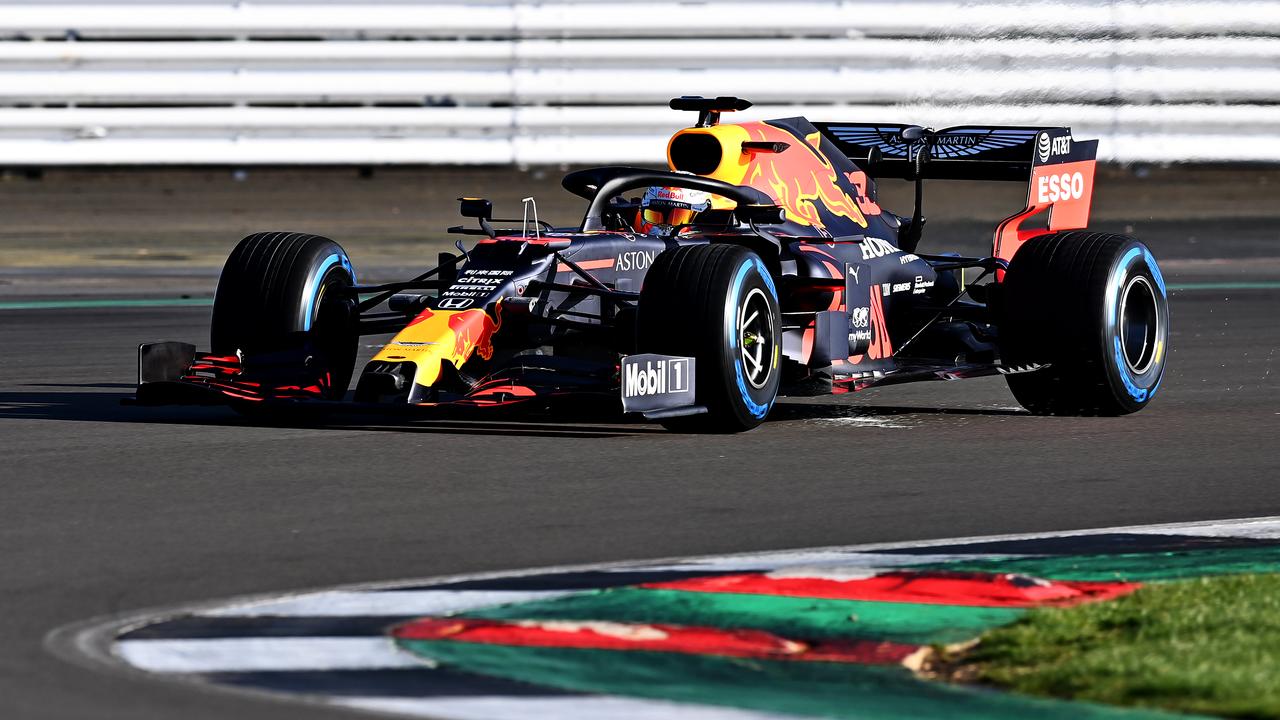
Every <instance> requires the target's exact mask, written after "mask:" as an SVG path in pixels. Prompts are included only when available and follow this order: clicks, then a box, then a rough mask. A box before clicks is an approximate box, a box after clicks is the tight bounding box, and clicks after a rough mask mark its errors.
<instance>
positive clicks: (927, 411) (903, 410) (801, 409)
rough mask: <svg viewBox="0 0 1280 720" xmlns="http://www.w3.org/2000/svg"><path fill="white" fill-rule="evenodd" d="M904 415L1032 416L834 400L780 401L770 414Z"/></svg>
mask: <svg viewBox="0 0 1280 720" xmlns="http://www.w3.org/2000/svg"><path fill="white" fill-rule="evenodd" d="M901 415H985V416H1018V415H1025V416H1030V415H1031V413H1030V412H1028V411H1026V410H1023V409H1022V408H1015V407H987V408H984V407H976V408H975V407H922V406H907V405H862V404H858V405H854V404H843V403H841V404H836V403H830V402H823V403H816V402H809V403H806V402H780V403H778V404H777V405H776V406H774V408H773V412H771V413H769V422H785V421H788V420H793V421H794V420H839V419H847V418H868V419H871V418H887V417H893V416H901Z"/></svg>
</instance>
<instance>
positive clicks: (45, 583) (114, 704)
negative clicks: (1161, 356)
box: [0, 289, 1280, 720]
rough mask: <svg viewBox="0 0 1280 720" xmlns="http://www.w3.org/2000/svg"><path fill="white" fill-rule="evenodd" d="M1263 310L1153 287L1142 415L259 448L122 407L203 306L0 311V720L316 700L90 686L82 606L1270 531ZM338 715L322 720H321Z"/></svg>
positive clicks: (303, 713) (856, 407)
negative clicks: (817, 552) (1160, 533)
mask: <svg viewBox="0 0 1280 720" xmlns="http://www.w3.org/2000/svg"><path fill="white" fill-rule="evenodd" d="M1278 309H1280V290H1275V289H1251V290H1238V291H1237V290H1231V291H1215V290H1194V291H1182V292H1177V293H1175V294H1174V297H1173V305H1172V312H1173V318H1174V323H1175V324H1174V326H1173V337H1172V347H1173V351H1172V357H1171V359H1170V364H1169V371H1168V372H1169V374H1168V375H1167V377H1166V380H1165V382H1164V385H1163V387H1162V390H1161V396H1159V397H1158V398H1157V399H1156V401H1155V402H1154V403H1153V404H1152V406H1151V407H1150V408H1148V410H1146V411H1145V412H1142V413H1139V414H1137V415H1134V416H1130V417H1124V418H1102V419H1099V418H1091V419H1090V418H1081V419H1074V418H1035V417H1030V416H1027V415H1025V414H1023V413H1022V412H1021V411H1019V410H1017V409H1015V408H1016V406H1015V404H1014V402H1013V399H1012V397H1011V396H1010V395H1009V393H1008V391H1007V390H1006V389H1005V387H1004V386H1003V384H1002V381H1001V380H1000V379H999V378H992V379H985V380H976V381H967V382H955V383H931V384H925V385H915V386H903V387H898V388H886V389H881V390H874V391H869V392H867V393H864V394H862V395H859V396H857V397H855V398H854V399H853V401H852V402H851V403H848V404H840V405H832V404H823V403H805V404H794V405H787V406H784V407H781V408H780V412H778V413H777V416H778V417H777V419H776V420H774V421H772V422H769V423H767V424H766V425H765V426H764V427H762V428H761V429H759V430H757V431H755V432H752V433H748V434H744V435H738V436H729V437H701V436H699V437H689V436H674V435H668V434H666V433H663V432H661V431H660V429H658V428H655V427H652V426H648V425H636V424H621V423H620V424H612V425H584V424H532V425H529V424H518V423H509V422H486V423H459V422H421V423H407V422H389V423H380V424H368V423H366V422H363V421H361V422H358V423H342V424H337V425H332V426H326V427H294V428H276V427H260V426H255V425H253V424H251V423H248V422H246V421H244V420H242V419H240V418H238V417H237V416H235V415H234V414H232V413H230V412H229V411H224V410H221V409H164V408H161V409H143V408H131V407H122V406H121V405H120V404H119V402H120V399H121V398H122V397H124V396H126V395H128V394H129V393H130V391H131V387H132V386H131V382H132V380H133V376H134V372H135V369H134V364H133V357H132V353H131V350H130V348H131V347H133V346H134V345H135V343H137V342H138V341H140V340H147V339H159V338H168V339H178V340H188V341H192V342H201V341H202V340H203V339H204V337H205V333H206V332H207V329H206V328H207V316H208V311H207V309H205V308H132V309H83V310H33V311H19V310H13V311H7V312H5V313H4V314H3V315H2V316H0V369H2V370H3V374H2V375H0V428H3V431H2V432H0V458H2V461H0V462H3V465H2V466H0V468H2V469H0V476H3V478H4V480H3V482H2V483H0V491H2V492H3V496H2V497H3V502H0V547H2V548H3V552H2V553H0V577H3V578H4V590H3V593H2V594H0V715H3V716H4V717H7V718H28V717H29V718H46V717H47V718H77V717H85V718H113V717H128V718H173V717H178V716H181V717H184V718H187V719H188V720H197V719H200V718H227V717H237V718H257V717H263V718H265V717H272V718H292V717H298V718H301V717H320V716H329V714H330V712H329V711H320V710H318V709H316V708H314V707H297V708H295V707H292V706H280V705H277V704H273V703H267V702H263V701H259V700H249V699H240V698H232V697H225V696H221V695H210V694H206V693H200V692H196V691H193V690H192V689H190V688H187V687H181V686H175V685H169V684H164V683H156V682H149V681H145V680H135V679H127V678H121V677H116V676H109V675H105V674H99V673H97V672H94V671H92V670H88V669H85V668H83V667H77V666H75V665H73V664H68V663H66V662H64V661H63V660H61V659H59V658H57V657H54V656H53V655H52V654H51V653H49V652H48V651H47V650H46V648H45V647H44V646H43V642H44V638H45V636H46V634H47V633H48V632H49V631H51V630H52V629H54V628H57V627H59V626H62V625H64V624H67V623H71V622H75V621H79V620H84V619H88V618H92V617H95V616H100V615H103V614H109V613H116V612H122V611H128V610H135V609H141V608H147V607H154V606H162V605H169V604H176V603H182V602H190V601H198V600H204V599H212V598H218V597H225V596H229V595H237V594H245V593H260V592H268V591H280V590H290V589H302V588H308V587H315V586H323V585H332V584H339V583H352V582H361V581H374V580H390V579H394V578H400V577H422V576H431V575H439V574H446V573H461V572H475V571H486V570H497V569H506V568H519V567H535V566H545V565H553V564H564V563H584V562H594V561H612V560H622V559H630V558H647V557H662V556H674V555H689V554H703V553H717V552H733V551H750V550H766V549H781V548H790V547H805V546H816V545H834V544H849V543H860V542H872V541H894V540H911V539H925V538H932V537H947V536H963V535H979V534H991V533H1010V532H1029V531H1045V530H1056V529H1070V528H1084V527H1096V526H1105V525H1119V524H1135V523H1148V522H1172V521H1183V520H1202V519H1213V518H1226V517H1243V516H1258V515H1270V514H1280V482H1278V481H1277V478H1278V477H1280V450H1278V449H1277V438H1280V433H1278V432H1277V430H1278V429H1280V386H1278V385H1277V383H1276V380H1275V378H1274V374H1275V373H1274V372H1273V371H1274V370H1275V369H1276V365H1277V362H1280V361H1278V360H1277V358H1276V357H1275V355H1276V351H1277V348H1280V324H1278V323H1277V322H1276V311H1277V310H1278ZM333 714H334V716H338V715H340V713H337V712H334V713H333Z"/></svg>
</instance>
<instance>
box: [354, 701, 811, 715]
mask: <svg viewBox="0 0 1280 720" xmlns="http://www.w3.org/2000/svg"><path fill="white" fill-rule="evenodd" d="M332 704H334V705H345V706H347V707H353V708H359V709H361V710H376V711H379V712H390V713H397V714H403V715H414V716H420V717H422V716H425V717H437V718H449V720H563V719H564V718H626V720H671V719H672V718H679V719H680V720H778V719H779V718H784V717H788V716H785V715H780V714H778V713H759V712H753V711H751V710H738V709H735V708H727V707H714V706H708V705H691V704H688V703H676V702H668V701H665V700H633V699H630V698H622V697H606V696H584V697H550V698H539V697H519V698H505V697H486V696H478V697H469V698H431V699H421V700H419V699H416V698H374V697H369V698H339V699H335V700H334V701H333V703H332Z"/></svg>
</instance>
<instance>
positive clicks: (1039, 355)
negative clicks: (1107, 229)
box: [1000, 232, 1169, 415]
mask: <svg viewBox="0 0 1280 720" xmlns="http://www.w3.org/2000/svg"><path fill="white" fill-rule="evenodd" d="M1001 304H1002V308H1003V311H1002V316H1003V320H1002V323H1001V327H1000V338H1001V348H1002V356H1003V357H1002V361H1003V363H1002V364H1003V365H1004V366H1006V367H1007V368H1008V369H1009V370H1011V371H1014V372H1013V374H1010V375H1009V376H1008V382H1009V389H1010V390H1012V391H1013V395H1014V397H1015V398H1017V400H1018V402H1019V403H1021V404H1022V406H1023V407H1025V408H1027V409H1028V410H1030V411H1032V412H1033V413H1037V414H1041V415H1122V414H1125V413H1131V412H1136V411H1138V410H1141V409H1142V408H1144V407H1146V405H1147V404H1148V403H1149V402H1151V398H1152V397H1154V396H1155V394H1156V391H1157V390H1158V389H1159V387H1160V381H1161V379H1162V378H1163V377H1164V368H1165V360H1166V357H1167V354H1168V338H1169V298H1168V294H1167V292H1166V290H1165V284H1164V278H1163V277H1162V276H1161V274H1160V268H1159V267H1158V266H1157V265H1156V261H1155V258H1154V257H1152V255H1151V251H1150V250H1148V249H1147V247H1146V246H1145V245H1143V244H1142V243H1140V242H1138V241H1137V240H1134V239H1133V238H1130V237H1125V236H1123V235H1111V234H1107V233H1090V232H1067V233H1056V234H1053V235H1043V236H1040V237H1037V238H1033V239H1031V240H1029V241H1027V243H1026V244H1025V245H1023V246H1022V247H1021V248H1019V249H1018V252H1017V254H1016V255H1014V257H1013V261H1012V262H1011V263H1010V265H1009V270H1008V273H1007V274H1006V276H1005V280H1004V283H1003V285H1002V288H1001ZM1039 365H1044V366H1046V367H1044V368H1042V369H1033V368H1036V367H1037V366H1039ZM1025 370H1031V371H1030V372H1019V371H1025Z"/></svg>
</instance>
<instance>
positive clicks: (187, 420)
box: [0, 383, 666, 438]
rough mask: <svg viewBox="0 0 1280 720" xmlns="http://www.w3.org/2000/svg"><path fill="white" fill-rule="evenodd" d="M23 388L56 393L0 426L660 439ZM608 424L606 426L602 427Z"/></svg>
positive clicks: (35, 398) (64, 386)
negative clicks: (159, 402) (137, 401)
mask: <svg viewBox="0 0 1280 720" xmlns="http://www.w3.org/2000/svg"><path fill="white" fill-rule="evenodd" d="M21 387H28V388H47V387H56V388H60V389H59V390H56V391H48V390H32V391H29V392H21V391H20V392H13V391H0V420H4V419H25V420H70V421H79V422H106V423H140V424H152V425H205V426H211V427H263V428H280V427H284V428H294V429H308V430H345V431H369V432H400V433H427V434H451V435H458V434H463V435H509V436H527V437H564V438H611V437H630V436H636V435H646V434H664V433H665V432H666V431H665V430H663V429H662V428H658V427H654V426H651V425H640V424H629V423H628V421H627V420H625V419H621V418H601V417H600V416H599V415H595V416H566V417H561V418H555V419H552V418H546V417H543V416H538V417H536V418H533V417H531V418H529V419H527V420H511V419H510V418H507V419H504V420H503V421H490V420H470V419H468V420H455V419H407V418H405V417H403V416H399V417H397V416H395V415H391V416H389V417H376V416H369V415H367V414H362V415H345V414H343V415H339V414H332V415H327V416H315V415H309V416H302V415H292V416H289V417H285V418H275V417H273V418H263V417H253V416H245V415H241V414H239V413H236V412H235V411H233V410H231V409H230V408H226V407H218V406H207V407H200V406H196V407H181V406H163V407H136V406H128V405H122V404H121V401H122V400H124V399H125V398H128V397H130V396H132V393H131V392H120V390H123V389H128V390H132V389H133V387H134V386H133V385H126V384H120V383H102V384H84V385H76V384H68V383H59V384H38V385H24V386H21ZM601 420H607V422H601Z"/></svg>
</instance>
